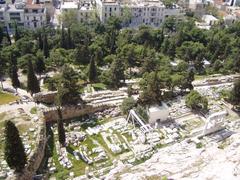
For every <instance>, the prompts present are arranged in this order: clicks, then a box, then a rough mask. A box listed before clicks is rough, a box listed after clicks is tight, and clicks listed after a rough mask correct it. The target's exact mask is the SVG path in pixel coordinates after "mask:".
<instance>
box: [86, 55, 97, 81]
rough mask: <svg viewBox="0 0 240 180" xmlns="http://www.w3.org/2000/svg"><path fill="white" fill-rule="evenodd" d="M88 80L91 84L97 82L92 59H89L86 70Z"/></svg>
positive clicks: (95, 69)
mask: <svg viewBox="0 0 240 180" xmlns="http://www.w3.org/2000/svg"><path fill="white" fill-rule="evenodd" d="M88 79H89V81H90V82H91V83H93V82H96V80H97V68H96V65H95V60H94V58H91V61H90V64H89V69H88Z"/></svg>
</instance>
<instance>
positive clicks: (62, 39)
mask: <svg viewBox="0 0 240 180" xmlns="http://www.w3.org/2000/svg"><path fill="white" fill-rule="evenodd" d="M61 48H66V40H65V30H64V28H63V27H62V31H61Z"/></svg>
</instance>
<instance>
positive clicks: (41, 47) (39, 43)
mask: <svg viewBox="0 0 240 180" xmlns="http://www.w3.org/2000/svg"><path fill="white" fill-rule="evenodd" d="M38 46H39V49H41V50H43V40H42V34H41V33H40V32H39V33H38Z"/></svg>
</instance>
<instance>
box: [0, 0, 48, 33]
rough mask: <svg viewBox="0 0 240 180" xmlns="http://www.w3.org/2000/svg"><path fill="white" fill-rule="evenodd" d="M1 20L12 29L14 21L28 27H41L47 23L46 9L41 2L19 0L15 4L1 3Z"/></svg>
mask: <svg viewBox="0 0 240 180" xmlns="http://www.w3.org/2000/svg"><path fill="white" fill-rule="evenodd" d="M0 20H1V23H2V24H3V25H4V26H5V27H6V28H7V29H10V30H11V29H12V27H13V23H14V22H16V23H17V25H18V26H24V27H27V28H31V29H34V28H39V27H42V26H43V25H44V24H45V23H46V9H45V7H44V5H43V4H40V2H36V1H32V0H17V1H15V3H14V4H6V3H5V4H1V5H0Z"/></svg>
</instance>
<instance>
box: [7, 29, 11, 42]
mask: <svg viewBox="0 0 240 180" xmlns="http://www.w3.org/2000/svg"><path fill="white" fill-rule="evenodd" d="M6 36H7V40H8V42H9V45H12V42H11V37H10V35H9V33H8V30H7V33H6Z"/></svg>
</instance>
